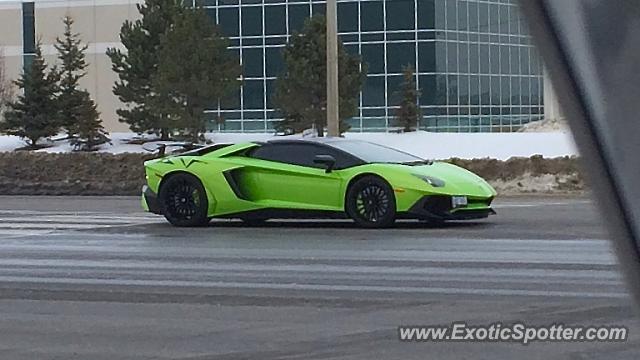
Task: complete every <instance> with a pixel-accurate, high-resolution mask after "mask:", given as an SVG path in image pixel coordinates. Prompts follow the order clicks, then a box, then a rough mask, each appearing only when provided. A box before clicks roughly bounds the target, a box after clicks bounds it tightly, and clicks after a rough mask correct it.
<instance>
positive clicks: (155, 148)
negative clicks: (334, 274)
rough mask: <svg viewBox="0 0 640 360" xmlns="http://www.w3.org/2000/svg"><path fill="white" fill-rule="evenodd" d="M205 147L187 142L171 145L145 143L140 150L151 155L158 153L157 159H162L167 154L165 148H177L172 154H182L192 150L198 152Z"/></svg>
mask: <svg viewBox="0 0 640 360" xmlns="http://www.w3.org/2000/svg"><path fill="white" fill-rule="evenodd" d="M203 147H205V145H199V144H194V143H189V142H172V143H162V142H156V143H147V144H145V145H143V146H142V149H143V150H145V151H148V152H151V153H155V152H157V153H158V157H164V156H165V155H166V154H167V148H178V149H176V150H174V152H178V153H182V152H187V151H192V150H198V149H202V148H203Z"/></svg>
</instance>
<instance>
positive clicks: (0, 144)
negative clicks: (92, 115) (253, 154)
mask: <svg viewBox="0 0 640 360" xmlns="http://www.w3.org/2000/svg"><path fill="white" fill-rule="evenodd" d="M134 137H136V135H135V134H133V133H112V134H111V139H112V140H111V141H112V144H111V145H109V144H105V145H103V146H102V147H101V149H100V150H99V151H100V152H107V153H114V154H119V153H126V152H134V153H136V152H144V150H143V149H142V146H141V145H134V144H127V143H126V142H127V140H129V139H132V138H134ZM300 137H301V136H300V135H293V136H291V137H290V138H300ZM345 137H346V138H347V139H357V140H365V141H371V142H374V143H378V144H381V145H385V146H389V147H393V148H396V149H399V150H403V151H406V152H409V153H412V154H415V155H418V156H420V157H424V158H428V159H448V158H452V157H458V158H463V159H474V158H494V159H499V160H506V159H508V158H510V157H529V156H532V155H542V156H544V157H547V158H552V157H558V156H566V155H577V154H578V152H577V150H576V147H575V145H574V143H573V139H572V137H571V135H570V134H569V133H563V132H550V133H541V132H533V133H430V132H424V131H418V132H412V133H404V134H395V133H347V134H346V135H345ZM207 138H208V139H209V140H212V141H213V142H214V143H227V142H230V143H237V142H245V141H265V140H269V139H273V138H279V139H282V138H285V137H275V136H274V135H272V134H236V133H209V134H207ZM49 143H50V144H51V145H52V146H51V147H48V148H45V149H41V150H38V151H40V152H50V153H59V152H70V151H71V150H72V147H71V145H70V144H69V143H68V141H53V142H49ZM24 145H25V143H24V142H23V141H21V140H20V139H19V138H17V137H14V136H0V152H1V151H12V150H14V149H16V148H19V147H22V146H24Z"/></svg>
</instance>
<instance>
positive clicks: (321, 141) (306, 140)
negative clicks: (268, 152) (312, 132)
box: [264, 137, 357, 144]
mask: <svg viewBox="0 0 640 360" xmlns="http://www.w3.org/2000/svg"><path fill="white" fill-rule="evenodd" d="M343 141H357V140H348V139H345V138H338V137H316V138H300V139H272V140H267V141H266V142H264V143H267V144H284V143H289V144H290V143H302V144H304V143H316V144H330V143H334V142H343Z"/></svg>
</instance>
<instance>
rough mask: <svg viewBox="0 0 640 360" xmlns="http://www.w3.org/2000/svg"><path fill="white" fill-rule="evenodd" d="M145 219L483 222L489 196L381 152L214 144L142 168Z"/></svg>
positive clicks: (363, 147)
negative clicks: (149, 216)
mask: <svg viewBox="0 0 640 360" xmlns="http://www.w3.org/2000/svg"><path fill="white" fill-rule="evenodd" d="M145 171H146V179H147V184H146V185H145V186H144V188H143V195H142V205H143V207H144V208H145V210H147V211H150V212H153V213H156V214H162V215H164V216H165V217H166V218H167V220H168V221H169V222H170V223H171V224H173V225H175V226H201V225H205V224H207V223H208V221H209V220H210V219H212V218H239V219H242V220H243V221H245V222H248V223H260V222H263V221H266V220H268V219H273V218H278V219H282V218H347V217H349V218H351V219H353V220H354V221H355V222H356V223H357V224H358V225H360V226H362V227H368V228H379V227H388V226H391V225H392V224H393V223H394V222H395V220H396V219H398V218H411V219H420V220H427V221H437V222H441V221H445V220H468V219H481V218H486V217H488V216H489V215H491V214H494V211H493V210H492V209H491V201H492V200H493V198H494V197H495V196H496V191H495V190H494V189H493V188H492V187H491V186H490V185H489V184H488V183H487V182H486V181H484V180H483V179H482V178H480V177H479V176H477V175H475V174H473V173H471V172H469V171H467V170H465V169H462V168H460V167H457V166H455V165H451V164H448V163H444V162H433V161H430V160H425V159H422V158H419V157H417V156H414V155H411V154H408V153H405V152H402V151H398V150H395V149H392V148H388V147H385V146H381V145H377V144H373V143H369V142H365V141H357V140H346V139H341V138H320V139H311V140H306V139H299V140H289V139H285V140H271V141H266V142H247V143H242V144H219V145H211V146H206V147H202V148H198V149H195V150H192V151H188V152H185V153H182V154H179V155H174V156H168V157H162V158H159V159H155V160H150V161H147V162H145Z"/></svg>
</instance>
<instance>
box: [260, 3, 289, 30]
mask: <svg viewBox="0 0 640 360" xmlns="http://www.w3.org/2000/svg"><path fill="white" fill-rule="evenodd" d="M264 33H265V35H281V34H286V33H287V8H286V6H285V5H277V6H265V7H264Z"/></svg>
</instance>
